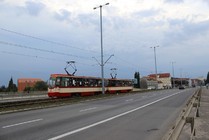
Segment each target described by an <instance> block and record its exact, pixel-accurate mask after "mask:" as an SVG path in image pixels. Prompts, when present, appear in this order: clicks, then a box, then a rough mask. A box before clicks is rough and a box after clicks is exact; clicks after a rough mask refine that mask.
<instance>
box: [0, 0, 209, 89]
mask: <svg viewBox="0 0 209 140" xmlns="http://www.w3.org/2000/svg"><path fill="white" fill-rule="evenodd" d="M107 2H109V3H110V4H109V5H107V6H105V7H103V47H104V60H105V61H106V60H107V59H108V58H109V57H110V56H111V55H112V54H114V56H113V57H111V59H110V60H109V61H108V62H107V63H106V64H105V77H110V72H111V71H110V69H111V68H117V74H118V78H133V75H134V72H135V71H139V72H140V74H141V76H146V75H148V74H151V73H155V65H154V64H155V63H154V49H153V48H150V47H154V46H159V47H158V48H156V56H157V70H158V73H163V72H169V73H171V74H172V65H171V62H175V63H174V75H175V77H181V75H182V77H191V78H196V77H201V76H203V77H206V75H207V73H208V71H209V58H208V53H209V14H208V13H209V1H208V0H129V1H127V0H111V1H106V0H0V21H1V22H0V64H1V66H0V85H6V86H7V84H8V81H9V79H10V78H11V77H13V80H14V82H16V80H17V79H18V78H42V79H43V80H47V79H48V78H49V76H50V74H52V73H65V71H64V67H65V66H66V61H75V62H76V63H75V64H76V67H77V69H78V71H77V73H76V75H82V76H84V75H85V76H98V77H99V76H100V75H101V70H100V69H101V68H100V66H99V64H98V62H97V61H96V60H95V59H94V58H96V59H97V60H98V61H99V62H100V56H101V47H100V22H99V9H96V10H93V8H94V7H96V6H99V5H101V4H105V3H107ZM93 57H94V58H93ZM69 71H70V72H73V70H72V69H71V67H69Z"/></svg>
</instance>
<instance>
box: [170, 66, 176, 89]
mask: <svg viewBox="0 0 209 140" xmlns="http://www.w3.org/2000/svg"><path fill="white" fill-rule="evenodd" d="M174 63H176V62H171V64H172V73H173V88H175V79H174Z"/></svg>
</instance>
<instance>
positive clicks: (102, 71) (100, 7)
mask: <svg viewBox="0 0 209 140" xmlns="http://www.w3.org/2000/svg"><path fill="white" fill-rule="evenodd" d="M106 5H109V3H106V4H104V5H100V6H98V7H94V10H96V9H97V8H99V9H100V30H101V75H102V94H105V87H104V60H103V57H104V55H103V36H102V7H103V6H106Z"/></svg>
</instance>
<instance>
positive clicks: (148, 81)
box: [140, 76, 158, 89]
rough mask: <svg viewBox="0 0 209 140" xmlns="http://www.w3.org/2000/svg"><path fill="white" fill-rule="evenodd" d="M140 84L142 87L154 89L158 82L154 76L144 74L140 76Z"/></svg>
mask: <svg viewBox="0 0 209 140" xmlns="http://www.w3.org/2000/svg"><path fill="white" fill-rule="evenodd" d="M140 85H141V88H142V89H156V87H157V86H158V82H157V81H156V80H155V78H152V77H148V76H145V77H142V78H141V80H140Z"/></svg>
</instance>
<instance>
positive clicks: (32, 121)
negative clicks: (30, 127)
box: [2, 119, 43, 128]
mask: <svg viewBox="0 0 209 140" xmlns="http://www.w3.org/2000/svg"><path fill="white" fill-rule="evenodd" d="M42 120H43V119H36V120H31V121H26V122H21V123H16V124H11V125H7V126H3V127H2V128H9V127H13V126H18V125H23V124H28V123H34V122H38V121H42Z"/></svg>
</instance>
